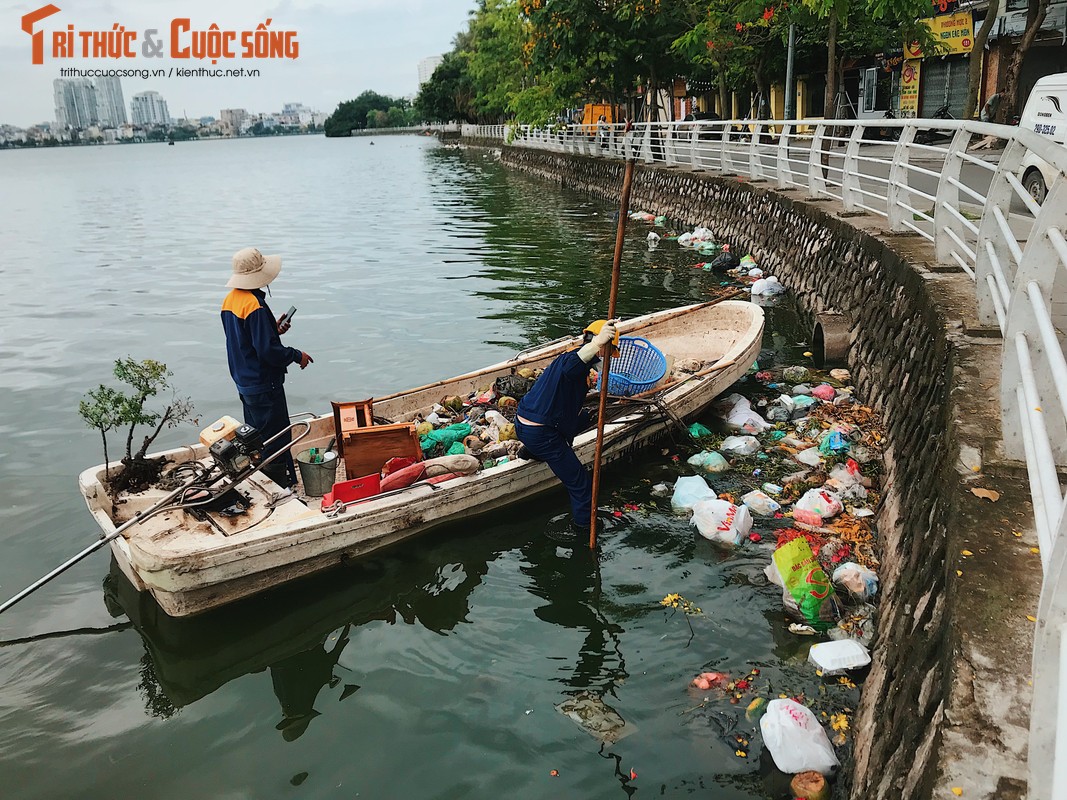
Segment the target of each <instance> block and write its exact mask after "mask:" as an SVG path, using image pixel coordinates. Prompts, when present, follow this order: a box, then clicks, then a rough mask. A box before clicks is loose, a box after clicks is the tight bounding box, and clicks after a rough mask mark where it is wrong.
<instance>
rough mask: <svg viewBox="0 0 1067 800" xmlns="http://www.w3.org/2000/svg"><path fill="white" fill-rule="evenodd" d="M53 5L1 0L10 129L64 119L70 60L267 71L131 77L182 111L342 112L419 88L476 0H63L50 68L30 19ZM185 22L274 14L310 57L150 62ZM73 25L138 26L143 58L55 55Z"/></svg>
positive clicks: (230, 24)
mask: <svg viewBox="0 0 1067 800" xmlns="http://www.w3.org/2000/svg"><path fill="white" fill-rule="evenodd" d="M48 2H49V0H29V2H22V3H13V2H11V1H10V0H0V85H2V86H3V90H2V91H0V124H2V123H8V124H11V125H17V126H19V127H27V126H29V125H33V124H36V123H39V122H44V121H51V120H54V119H55V103H54V100H53V95H52V81H53V79H55V78H58V77H60V74H59V70H60V68H61V67H64V66H66V67H82V68H84V67H117V68H123V67H133V68H155V69H159V68H170V67H172V66H174V67H185V68H190V67H192V68H195V67H200V66H204V67H209V68H211V69H219V68H223V69H224V68H226V67H227V66H231V67H242V66H243V67H245V68H246V69H247V68H249V67H254V68H258V69H259V70H260V73H261V75H260V77H258V78H230V79H226V78H179V77H177V76H175V77H170V78H149V79H147V80H142V79H141V78H123V79H122V89H123V95H124V97H125V100H126V110H127V114H128V113H129V101H130V97H131V96H132V95H134V94H135V93H137V92H142V91H146V90H148V89H153V90H155V91H157V92H159V93H160V94H161V95H163V98H164V99H165V100H166V101H167V104H168V106H169V110H170V114H171V116H172V117H180V116H185V115H186V114H187V115H188V116H189V117H193V118H195V117H202V116H213V117H218V115H219V110H220V109H222V108H245V109H247V110H249V111H253V112H260V111H279V110H281V107H282V104H283V103H286V102H299V103H304V104H305V105H308V106H311V107H312V108H314V109H315V110H317V111H325V112H327V113H328V112H331V111H333V109H334V108H335V107H336V105H337V103H338V102H340V101H342V100H348V99H351V98H353V97H355V96H356V95H358V94H359V93H360V92H362V91H363V90H364V89H373V90H375V91H377V92H380V93H382V94H389V95H394V96H403V95H414V94H415V92H416V91H417V89H418V85H417V84H418V73H417V67H418V62H419V60H420V59H422V58H424V57H426V56H431V55H438V54H441V53H445V52H447V51H448V50H449V49H451V44H452V38H453V37H454V36H455V35H456V33H457V32H458V31H459V30H460V29H461V28H463V27H465V25H466V21H467V18H468V13H469V11H470V10H471V9H473V8H474V6H475V0H281V2H272V0H167V1H164V0H77V2H75V1H74V0H51V2H53V3H54V5H56V6H58V7H59V8H60V12H59V13H58V14H55V15H53V16H51V17H49V18H48V19H46V20H43V21H42V22H40V23H38V26H37V29H38V30H44V31H45V32H46V34H45V42H46V53H45V63H44V64H43V65H40V66H34V65H33V64H31V63H30V58H31V53H30V42H31V40H30V36H29V35H27V34H26V33H24V32H23V31H22V27H21V19H22V16H23V15H24V14H27V13H29V12H31V11H34V10H36V9H38V8H40V7H42V6H44V5H47V4H48ZM175 17H189V18H190V19H191V20H192V26H193V29H194V30H207V29H208V27H209V26H210V25H211V24H212V23H218V25H219V27H220V29H222V30H235V31H245V30H249V31H251V30H255V28H256V25H258V24H259V23H261V22H263V21H264V20H265V19H266V18H268V17H270V18H271V19H272V23H271V25H270V28H271V29H272V30H295V31H296V32H297V34H298V41H299V43H300V56H299V58H297V59H296V60H295V61H288V60H251V61H250V60H244V59H234V60H233V61H232V62H227V61H220V62H219V64H218V65H214V66H213V65H212V64H211V63H210V61H207V62H200V61H197V60H195V59H189V60H183V61H174V60H170V59H157V58H144V57H143V56H141V54H140V42H141V40H142V38H143V34H144V31H145V29H147V28H157V29H160V31H161V33H164V32H166V31H168V30H169V27H170V21H171V20H172V19H173V18H175ZM71 23H73V24H74V26H75V29H76V30H110V29H111V28H112V26H113V25H114V24H115V23H119V24H120V25H124V26H125V27H126V29H127V30H133V31H136V32H137V45H136V48H137V53H138V56H137V58H135V59H120V60H108V61H90V60H85V59H81V58H76V59H63V60H62V61H57V60H53V59H52V58H51V56H50V53H49V52H48V51H49V50H50V47H51V32H52V31H54V30H64V29H66V27H67V25H68V24H71Z"/></svg>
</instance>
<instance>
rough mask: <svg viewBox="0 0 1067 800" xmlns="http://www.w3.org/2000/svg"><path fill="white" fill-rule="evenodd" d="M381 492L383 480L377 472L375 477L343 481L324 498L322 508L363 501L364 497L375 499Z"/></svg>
mask: <svg viewBox="0 0 1067 800" xmlns="http://www.w3.org/2000/svg"><path fill="white" fill-rule="evenodd" d="M381 491H382V478H381V476H380V475H379V474H378V473H377V472H375V473H374V474H373V475H364V476H363V477H362V478H353V479H352V480H350V481H341V482H340V483H335V484H334V485H333V488H332V489H330V491H328V492H327V493H326V495H325V496H324V497H323V498H322V507H323V508H327V507H328V506H332V505H333V504H334V503H337V502H341V503H350V502H352V501H353V500H362V499H363V498H364V497H373V496H374V495H376V494H379V493H380V492H381Z"/></svg>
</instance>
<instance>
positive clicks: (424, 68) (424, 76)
mask: <svg viewBox="0 0 1067 800" xmlns="http://www.w3.org/2000/svg"><path fill="white" fill-rule="evenodd" d="M444 60H445V57H444V56H429V57H428V58H424V59H422V61H420V62H419V86H422V85H423V84H424V83H428V82H429V80H430V78H432V77H433V71H434V70H435V69H437V68H438V67H439V66H441V62H442V61H444Z"/></svg>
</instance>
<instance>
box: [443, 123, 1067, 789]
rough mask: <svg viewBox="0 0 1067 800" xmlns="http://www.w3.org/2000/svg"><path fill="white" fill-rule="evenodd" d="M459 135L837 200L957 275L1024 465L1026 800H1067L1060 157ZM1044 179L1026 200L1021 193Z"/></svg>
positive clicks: (976, 127) (942, 130) (719, 133)
mask: <svg viewBox="0 0 1067 800" xmlns="http://www.w3.org/2000/svg"><path fill="white" fill-rule="evenodd" d="M462 133H463V136H464V137H471V138H477V139H491V140H497V141H500V142H501V143H502V144H503V143H509V144H512V145H515V146H520V147H533V148H540V149H545V150H552V151H556V152H562V153H572V154H576V155H585V156H593V157H598V158H616V159H618V158H624V157H626V156H627V155H632V156H633V157H635V158H638V159H640V160H643V161H645V162H648V163H661V164H663V165H664V166H670V167H681V168H689V169H692V170H695V171H707V172H716V173H721V174H726V175H742V176H745V177H747V178H749V179H751V180H754V181H768V182H772V183H774V184H776V185H777V186H778V187H779V188H781V189H800V190H803V191H805V192H806V194H807V196H808V197H810V198H834V199H836V200H839V201H840V202H841V203H842V204H843V206H844V208H845V210H846V211H855V212H867V213H871V214H876V215H878V216H881V217H883V218H885V220H886V225H887V228H888V229H889V230H890V231H895V232H901V233H908V232H910V233H914V234H917V235H919V236H922V237H923V238H925V239H927V240H928V241H930V242H931V243H932V245H933V247H934V251H935V253H936V259H937V261H938V262H940V263H942V264H947V265H952V266H956V267H959V268H960V269H962V270H963V271H964V272H965V273H967V275H968V276H970V278H971V280H972V281H974V284H975V295H976V298H977V304H978V313H979V317H980V320H981V322H982V324H984V325H986V326H988V327H991V328H993V327H995V328H996V329H999V331H1000V333H1001V335H1002V336H1003V352H1002V374H1001V426H1002V433H1003V450H1004V455H1005V456H1006V457H1007V458H1009V459H1014V460H1017V461H1022V462H1025V464H1026V468H1027V473H1028V475H1029V479H1030V493H1031V498H1032V500H1033V506H1034V524H1035V527H1036V530H1037V537H1038V541H1039V544H1040V551H1041V562H1042V565H1043V568H1044V583H1043V586H1042V591H1041V601H1040V606H1039V610H1038V618H1037V629H1036V631H1035V637H1034V654H1033V672H1034V674H1033V686H1034V699H1033V705H1032V709H1031V723H1030V725H1031V727H1030V751H1029V770H1030V797H1032V798H1035V800H1052V798H1067V635H1065V634H1067V535H1065V532H1067V513H1065V508H1067V504H1065V500H1064V490H1063V485H1062V483H1061V480H1060V476H1059V472H1058V468H1060V467H1067V358H1065V355H1064V354H1065V345H1067V181H1064V180H1063V174H1064V172H1065V170H1067V148H1065V147H1064V146H1062V145H1058V144H1056V143H1055V142H1054V141H1052V140H1051V139H1050V138H1049V137H1047V136H1043V135H1040V134H1038V133H1036V132H1035V131H1031V130H1022V129H1020V128H1017V127H1009V126H1005V125H991V124H987V123H981V122H972V121H964V120H954V119H949V120H941V119H936V120H921V119H908V120H903V119H902V120H897V119H873V120H841V121H831V122H827V121H824V120H798V121H795V122H783V121H780V120H763V121H752V120H726V121H714V122H673V123H643V124H637V125H635V126H633V128H632V129H631V130H630V131H629V132H627V131H625V129H624V127H623V126H622V125H569V126H557V127H553V128H530V127H527V126H508V127H506V128H505V126H501V125H493V126H474V125H464V126H463V131H462ZM994 142H996V143H997V144H996V146H995V148H993V149H984V148H983V147H982V146H983V145H992V144H993V143H994ZM1035 160H1040V161H1041V162H1043V165H1042V166H1043V169H1041V168H1039V167H1038V166H1036V165H1035V163H1034V162H1035ZM1042 172H1044V177H1043V178H1042V183H1043V185H1044V188H1045V190H1046V191H1047V194H1046V196H1045V197H1044V200H1043V202H1041V203H1039V202H1038V201H1037V200H1036V199H1035V197H1034V196H1032V194H1031V192H1030V191H1029V190H1028V189H1029V187H1030V185H1031V184H1032V183H1036V181H1035V179H1034V176H1035V175H1041V174H1042ZM1024 182H1026V184H1027V185H1026V186H1024ZM1040 189H1041V185H1038V186H1037V187H1036V190H1035V192H1034V194H1036V195H1038V196H1040V194H1041V191H1040ZM1060 721H1064V722H1065V725H1064V729H1063V735H1062V736H1059V735H1058V723H1059V722H1060Z"/></svg>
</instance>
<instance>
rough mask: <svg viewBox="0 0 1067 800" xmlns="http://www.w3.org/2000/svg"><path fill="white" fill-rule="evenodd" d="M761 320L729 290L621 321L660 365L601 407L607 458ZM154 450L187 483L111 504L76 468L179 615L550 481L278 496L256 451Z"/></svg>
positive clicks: (328, 436)
mask: <svg viewBox="0 0 1067 800" xmlns="http://www.w3.org/2000/svg"><path fill="white" fill-rule="evenodd" d="M763 322H764V321H763V311H762V309H760V308H759V307H758V306H756V305H753V304H752V303H749V302H746V301H736V300H724V301H717V302H711V303H703V304H698V305H692V306H686V307H682V308H675V309H669V310H666V311H660V312H656V313H653V314H648V315H645V316H642V317H637V318H634V319H631V320H628V321H625V322H622V323H620V325H619V332H620V333H621V335H622V336H624V337H627V336H639V337H641V338H644V339H646V340H648V341H649V342H651V343H652V344H653V345H654V346H655V347H656V348H657V349H658V350H659V351H661V352H662V353H663V354H664V356H665V357H666V360H667V363H668V369H667V371H666V373H665V375H664V377H663V378H662V380H660V381H659V383H658V385H656V386H654V387H653V388H652V389H651V390H649V391H646V392H642V393H641V394H640V395H637V396H635V397H631V398H627V399H617V400H614V401H613V403H612V405H611V407H610V411H611V414H610V416H606V417H605V419H606V425H605V434H604V436H605V438H604V454H603V460H604V462H605V463H610V462H611V461H613V460H616V459H618V458H620V457H622V456H623V455H624V454H626V453H629V452H632V451H633V450H635V449H637V448H640V447H642V446H645V445H648V444H651V443H652V442H653V441H655V440H656V439H657V438H659V437H660V436H661V435H663V434H664V433H665V432H667V430H668V427H669V426H671V425H675V424H677V422H678V421H685V420H689V419H692V418H694V417H695V416H697V415H698V414H700V412H701V411H703V410H704V409H705V408H706V407H707V406H708V405H709V404H710V403H711V402H712V401H713V400H714V399H715V397H716V396H718V395H719V394H720V393H722V392H723V390H725V389H726V388H727V387H729V386H730V385H731V384H733V383H734V381H736V380H737V379H738V378H739V377H741V376H742V375H743V374H744V373H745V372H746V371H747V370H748V369H749V367H751V366H752V363H753V362H754V361H755V359H756V356H757V354H758V352H759V348H760V343H761V339H762V335H763ZM580 343H581V339H580V338H578V337H575V338H573V339H567V340H564V341H559V342H553V343H549V344H546V345H543V346H539V347H537V348H535V349H532V350H529V351H525V352H524V353H521V354H520V355H519V356H516V357H515V358H513V359H512V360H510V361H505V362H501V363H499V364H494V365H492V366H489V367H485V368H483V369H480V370H477V371H475V372H470V373H467V374H465V375H460V376H457V377H455V378H450V379H448V380H442V381H438V382H436V383H433V384H428V385H425V386H420V387H417V388H414V389H410V390H407V391H403V392H398V393H396V394H392V395H389V396H387V397H379V398H375V400H374V415H375V417H377V418H386V419H388V420H389V421H390V422H392V423H404V422H411V421H416V420H419V419H422V418H424V417H426V416H427V415H429V413H430V411H431V409H432V408H433V406H434V404H435V403H438V402H439V401H440V400H441V399H442V398H443V397H447V396H454V395H459V396H467V395H469V394H470V393H471V392H474V391H475V390H477V389H479V388H480V387H484V386H485V385H486V384H492V383H493V382H494V381H495V380H496V379H497V378H502V377H505V376H509V375H515V374H516V373H517V371H518V370H520V369H522V368H524V367H529V368H533V369H538V368H544V367H545V366H547V365H548V364H549V363H550V362H551V361H552V359H553V358H555V357H556V356H557V355H559V354H560V353H562V352H565V351H566V350H568V349H572V348H575V347H577V346H579V345H580ZM694 361H696V362H700V363H701V364H702V366H701V368H700V369H698V370H697V371H696V372H683V371H681V368H680V367H679V366H676V365H682V364H685V363H686V362H689V363H690V364H691V363H692V362H694ZM690 368H691V367H690ZM613 374H614V372H613ZM610 385H611V384H609V386H610ZM308 416H310V415H308ZM292 431H293V439H294V442H293V448H292V451H293V452H294V453H295V452H298V451H300V450H303V449H306V448H311V447H319V448H327V447H328V443H329V442H330V441H331V440H332V439H333V438H334V437H335V435H336V430H335V418H334V415H333V414H332V413H331V414H325V415H323V416H318V417H312V418H310V419H305V420H299V421H296V422H294V423H293V425H292ZM595 439H596V430H595V428H594V429H592V430H588V431H585V432H583V433H580V434H579V435H578V436H577V438H576V439H575V441H574V449H575V452H576V453H577V455H578V457H579V458H580V459H581V461H582V462H583V463H585V464H589V463H590V462H591V461H592V460H593V457H594V447H595ZM154 455H155V456H163V457H165V458H166V459H167V460H168V462H170V464H171V465H172V466H170V467H169V469H170V470H171V472H172V474H173V475H183V476H186V477H187V480H186V481H185V483H181V484H179V485H177V486H167V487H158V488H151V489H148V490H146V491H143V492H140V493H137V494H128V495H127V494H124V495H122V496H121V497H120V498H119V502H114V501H113V499H112V498H111V497H110V496H109V494H108V491H107V489H106V488H105V486H104V483H103V479H104V477H105V472H104V465H102V464H101V465H99V466H96V467H93V468H91V469H87V470H85V471H84V472H83V473H82V474H81V476H80V477H79V487H80V489H81V492H82V494H83V496H84V497H85V501H86V503H87V504H88V507H89V510H90V512H91V513H92V515H93V517H94V519H95V520H96V521H97V523H98V524H99V525H100V527H101V529H102V530H103V533H104V536H103V539H104V541H109V543H110V546H111V549H112V552H113V554H114V557H115V561H116V563H117V565H118V567H119V569H121V571H122V573H123V574H124V575H125V577H126V578H127V579H128V580H129V581H130V582H131V584H132V585H133V586H134V587H135V588H136V589H137V590H139V591H141V592H148V593H150V594H151V595H152V597H153V598H155V600H156V602H157V603H158V604H159V606H160V607H161V608H162V610H163V611H164V612H165V613H166V614H169V615H171V616H176V617H183V616H190V615H193V614H198V613H201V612H203V611H207V610H209V609H212V608H217V607H219V606H223V605H225V604H227V603H231V602H233V601H235V600H238V599H241V598H244V597H248V596H250V595H253V594H256V593H258V592H262V591H264V590H267V589H270V588H272V587H275V586H278V585H280V584H283V583H286V582H288V581H291V580H294V579H296V578H300V577H302V576H305V575H309V574H311V573H314V572H318V571H320V570H324V569H327V568H330V567H333V566H335V565H337V564H339V563H341V562H343V561H346V560H349V559H354V558H359V557H361V556H365V555H367V554H369V553H373V552H375V551H377V550H380V549H382V548H384V547H387V546H390V545H393V544H396V543H397V542H401V541H403V540H405V539H408V538H411V537H413V536H416V535H419V534H423V533H425V532H426V531H428V530H430V529H432V528H435V527H437V526H440V525H443V524H445V523H449V522H454V521H456V520H459V519H463V518H467V517H470V516H472V515H475V514H482V513H485V512H489V511H493V510H495V509H499V508H501V507H503V506H505V505H507V504H509V503H514V502H516V501H518V500H522V499H524V498H527V497H530V496H531V495H534V494H536V493H538V492H542V491H546V490H549V489H553V488H555V487H558V486H559V482H558V481H557V479H556V478H555V476H554V475H553V474H552V472H551V471H550V470H549V468H548V467H547V466H546V465H545V464H543V463H541V462H539V461H533V460H528V459H523V458H517V459H511V460H508V461H507V463H502V464H499V465H498V466H495V467H492V468H490V469H484V470H480V471H478V472H476V473H475V474H471V475H464V476H460V477H454V478H450V479H445V480H443V482H437V483H431V482H428V481H420V482H417V483H415V484H413V485H411V486H408V487H407V488H403V489H399V490H395V491H388V492H383V493H380V494H377V495H374V496H370V497H365V498H360V499H358V500H354V501H352V502H348V503H343V502H334V503H332V504H330V505H327V506H325V507H324V506H323V504H322V502H321V499H320V498H312V497H306V496H304V494H303V493H302V492H301V491H300V490H299V489H298V490H297V491H296V492H295V493H294V494H293V495H291V496H283V495H284V493H283V492H282V490H281V487H279V486H278V485H277V484H275V483H274V482H273V481H271V480H270V479H269V478H267V477H266V476H265V475H264V474H263V473H262V472H261V471H258V470H257V464H256V460H255V456H254V454H253V457H252V462H251V463H244V464H242V463H241V461H240V459H239V458H238V459H237V460H236V462H235V463H228V464H223V463H222V462H221V461H220V460H219V459H218V458H216V457H214V456H213V455H212V453H211V452H209V449H208V447H206V446H205V445H204V444H202V443H198V444H195V445H189V446H186V447H182V448H178V449H175V450H169V451H166V452H163V453H156V454H154ZM183 465H184V466H183ZM262 465H263V463H262V462H260V463H259V466H262ZM350 477H355V476H350ZM341 479H342V478H341V477H340V476H339V477H338V480H341ZM235 511H236V512H238V513H235ZM98 544H101V543H98Z"/></svg>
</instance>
